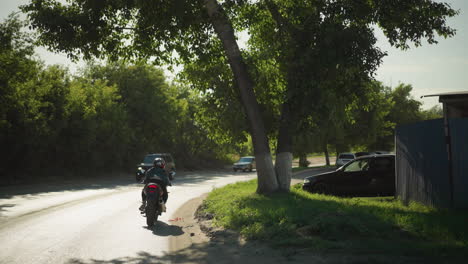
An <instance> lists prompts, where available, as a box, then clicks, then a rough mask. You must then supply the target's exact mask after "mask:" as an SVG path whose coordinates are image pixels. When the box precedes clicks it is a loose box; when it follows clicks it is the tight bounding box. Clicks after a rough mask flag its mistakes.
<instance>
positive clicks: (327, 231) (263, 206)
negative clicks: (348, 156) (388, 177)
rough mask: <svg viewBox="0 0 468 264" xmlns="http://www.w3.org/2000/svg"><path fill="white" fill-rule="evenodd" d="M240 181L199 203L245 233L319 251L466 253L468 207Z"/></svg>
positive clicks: (217, 218)
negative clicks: (264, 190) (265, 190)
mask: <svg viewBox="0 0 468 264" xmlns="http://www.w3.org/2000/svg"><path fill="white" fill-rule="evenodd" d="M256 186H257V185H256V182H255V180H254V181H249V182H240V183H236V184H231V185H228V186H226V187H223V188H219V189H215V190H214V191H213V192H211V193H210V195H209V196H208V198H207V199H206V200H205V202H204V203H203V205H202V210H203V212H204V214H208V215H210V216H212V217H213V220H214V224H215V225H218V226H221V227H224V228H228V229H233V230H237V231H238V232H240V234H241V235H242V236H243V237H245V238H246V239H250V240H252V239H254V240H263V241H268V242H269V243H271V244H272V245H273V246H278V247H296V248H308V249H310V250H312V251H317V252H323V253H349V254H361V253H365V254H379V255H393V254H398V255H407V256H426V257H429V258H430V257H445V256H450V257H455V258H456V257H462V256H466V254H468V226H467V225H466V222H467V220H468V212H466V211H448V210H441V209H433V208H430V207H426V206H423V205H421V204H417V203H412V204H410V205H409V206H404V205H403V204H402V203H401V202H400V201H399V200H396V199H394V198H393V197H359V198H344V197H336V196H329V195H320V194H311V193H308V192H305V191H303V190H301V187H300V184H298V185H295V186H294V187H292V188H291V192H290V193H278V194H273V195H270V196H264V195H259V194H256V193H255V188H256Z"/></svg>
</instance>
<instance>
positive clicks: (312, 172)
mask: <svg viewBox="0 0 468 264" xmlns="http://www.w3.org/2000/svg"><path fill="white" fill-rule="evenodd" d="M333 170H335V169H334V168H310V169H307V170H303V171H300V172H298V173H295V174H294V175H293V177H292V179H291V184H296V183H300V182H303V181H304V178H305V177H308V176H312V175H317V174H320V173H324V172H328V171H333Z"/></svg>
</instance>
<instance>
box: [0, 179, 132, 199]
mask: <svg viewBox="0 0 468 264" xmlns="http://www.w3.org/2000/svg"><path fill="white" fill-rule="evenodd" d="M132 185H135V186H138V185H137V184H136V183H135V182H134V181H133V180H132V179H125V178H117V179H112V178H105V179H77V180H75V181H70V180H66V181H65V180H64V181H56V182H48V183H37V184H35V183H25V184H21V185H19V186H15V185H12V186H2V187H0V199H9V198H12V197H14V196H18V195H37V194H44V193H51V192H65V191H83V190H101V189H117V188H124V187H128V186H132ZM26 198H28V197H26ZM31 199H34V198H33V197H31Z"/></svg>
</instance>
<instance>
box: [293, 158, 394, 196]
mask: <svg viewBox="0 0 468 264" xmlns="http://www.w3.org/2000/svg"><path fill="white" fill-rule="evenodd" d="M302 189H304V190H306V191H309V192H316V193H324V194H336V195H363V196H375V195H394V194H395V155H391V154H386V155H370V156H362V157H358V158H356V159H355V160H353V161H351V162H349V163H347V164H346V165H344V166H343V167H341V168H339V169H337V170H336V171H332V172H327V173H322V174H318V175H314V176H310V177H306V178H305V179H304V184H303V186H302Z"/></svg>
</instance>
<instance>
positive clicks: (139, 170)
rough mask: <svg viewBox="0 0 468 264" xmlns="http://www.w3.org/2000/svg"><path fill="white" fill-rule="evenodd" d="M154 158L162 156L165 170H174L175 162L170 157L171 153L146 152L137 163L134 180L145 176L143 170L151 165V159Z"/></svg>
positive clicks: (139, 179)
mask: <svg viewBox="0 0 468 264" xmlns="http://www.w3.org/2000/svg"><path fill="white" fill-rule="evenodd" d="M155 158H162V159H163V160H164V161H165V162H166V168H165V170H166V171H167V172H171V171H174V172H175V162H174V159H173V158H172V156H171V154H169V153H154V154H147V155H146V156H145V157H144V158H143V162H142V163H140V164H137V171H136V173H135V179H136V181H138V182H139V181H141V179H142V178H143V176H145V172H146V170H147V169H149V168H151V167H153V161H154V159H155Z"/></svg>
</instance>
